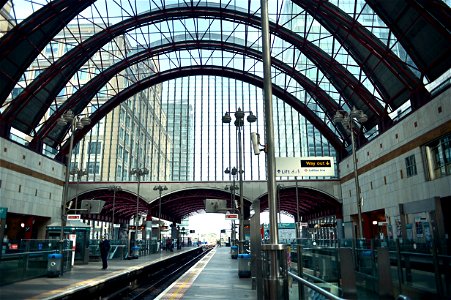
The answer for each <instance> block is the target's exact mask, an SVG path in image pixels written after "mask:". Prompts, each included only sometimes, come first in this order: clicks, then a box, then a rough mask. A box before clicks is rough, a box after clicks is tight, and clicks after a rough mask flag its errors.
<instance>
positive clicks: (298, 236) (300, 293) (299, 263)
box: [294, 176, 304, 299]
mask: <svg viewBox="0 0 451 300" xmlns="http://www.w3.org/2000/svg"><path fill="white" fill-rule="evenodd" d="M294 180H295V181H296V217H297V218H296V220H297V224H296V254H297V267H298V276H299V277H301V278H302V273H303V270H302V251H301V232H300V230H301V226H300V225H301V223H300V222H301V219H300V215H299V191H298V177H297V176H295V177H294ZM298 298H299V299H304V285H303V284H298Z"/></svg>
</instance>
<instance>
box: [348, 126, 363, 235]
mask: <svg viewBox="0 0 451 300" xmlns="http://www.w3.org/2000/svg"><path fill="white" fill-rule="evenodd" d="M352 123H353V122H352V118H349V128H350V130H351V143H352V160H353V163H354V182H355V196H356V198H357V199H356V200H357V218H358V222H359V224H358V230H359V236H358V238H361V239H362V238H363V226H362V225H363V224H362V201H361V200H360V185H359V175H358V171H357V154H356V153H355V140H354V131H353V129H352Z"/></svg>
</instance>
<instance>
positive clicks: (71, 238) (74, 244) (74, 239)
mask: <svg viewBox="0 0 451 300" xmlns="http://www.w3.org/2000/svg"><path fill="white" fill-rule="evenodd" d="M69 240H71V241H72V266H73V265H74V262H75V246H76V245H77V235H76V234H69Z"/></svg>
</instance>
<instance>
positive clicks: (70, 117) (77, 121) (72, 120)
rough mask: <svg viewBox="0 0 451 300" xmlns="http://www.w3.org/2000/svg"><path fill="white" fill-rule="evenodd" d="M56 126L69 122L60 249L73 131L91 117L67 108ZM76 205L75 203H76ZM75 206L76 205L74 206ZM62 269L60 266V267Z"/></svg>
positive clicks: (89, 120) (61, 237)
mask: <svg viewBox="0 0 451 300" xmlns="http://www.w3.org/2000/svg"><path fill="white" fill-rule="evenodd" d="M57 124H58V126H66V125H68V124H70V127H69V131H70V132H69V134H70V139H69V152H68V153H67V162H66V174H65V181H64V188H63V197H62V200H61V231H60V242H61V251H62V250H63V248H62V243H63V240H64V227H65V226H66V221H67V220H66V218H67V200H68V199H67V198H68V197H69V195H68V194H69V175H70V164H71V159H72V149H73V146H74V132H75V130H76V129H79V130H80V129H83V127H85V126H87V125H89V124H91V119H89V117H87V116H84V117H81V116H80V115H79V116H75V115H74V113H73V111H72V110H67V111H66V112H65V113H63V114H62V116H61V117H60V118H59V119H58V121H57ZM77 198H78V197H77ZM76 205H77V203H76ZM75 208H77V207H75ZM61 269H62V268H61Z"/></svg>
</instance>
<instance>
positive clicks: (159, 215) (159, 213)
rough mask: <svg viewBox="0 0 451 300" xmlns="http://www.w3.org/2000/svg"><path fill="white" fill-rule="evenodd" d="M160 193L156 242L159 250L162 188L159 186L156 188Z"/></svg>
mask: <svg viewBox="0 0 451 300" xmlns="http://www.w3.org/2000/svg"><path fill="white" fill-rule="evenodd" d="M158 192H159V193H160V197H159V198H158V243H159V244H160V246H159V247H160V248H159V249H160V250H161V192H162V189H161V188H160V189H159V190H158Z"/></svg>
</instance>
